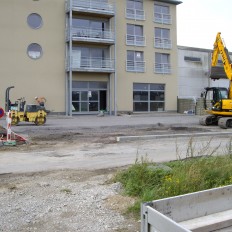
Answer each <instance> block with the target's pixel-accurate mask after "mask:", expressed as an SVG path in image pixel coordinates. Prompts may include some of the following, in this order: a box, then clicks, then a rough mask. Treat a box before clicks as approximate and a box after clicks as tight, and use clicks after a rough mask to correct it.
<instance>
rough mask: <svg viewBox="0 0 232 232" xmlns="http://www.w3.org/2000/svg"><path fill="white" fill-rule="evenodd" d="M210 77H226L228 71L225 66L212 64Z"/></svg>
mask: <svg viewBox="0 0 232 232" xmlns="http://www.w3.org/2000/svg"><path fill="white" fill-rule="evenodd" d="M209 77H210V78H211V79H226V78H227V76H226V73H225V70H224V67H221V66H212V67H211V72H210V75H209Z"/></svg>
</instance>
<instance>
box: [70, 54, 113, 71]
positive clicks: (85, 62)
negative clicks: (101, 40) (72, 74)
mask: <svg viewBox="0 0 232 232" xmlns="http://www.w3.org/2000/svg"><path fill="white" fill-rule="evenodd" d="M67 66H68V64H67ZM66 68H67V70H68V71H70V69H71V70H72V71H76V72H104V73H112V72H114V60H113V59H103V58H89V57H81V58H80V57H79V56H75V55H74V56H73V57H72V63H71V67H66Z"/></svg>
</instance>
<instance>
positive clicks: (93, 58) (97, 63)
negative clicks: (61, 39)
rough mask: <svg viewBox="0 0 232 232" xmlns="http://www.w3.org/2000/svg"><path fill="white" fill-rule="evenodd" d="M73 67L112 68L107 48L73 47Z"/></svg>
mask: <svg viewBox="0 0 232 232" xmlns="http://www.w3.org/2000/svg"><path fill="white" fill-rule="evenodd" d="M72 54H73V57H72V67H73V68H82V69H83V68H84V69H97V70H98V69H99V70H102V69H112V68H113V62H112V60H111V59H110V58H109V50H108V49H107V48H92V47H73V51H72Z"/></svg>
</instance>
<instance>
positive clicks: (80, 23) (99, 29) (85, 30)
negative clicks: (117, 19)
mask: <svg viewBox="0 0 232 232" xmlns="http://www.w3.org/2000/svg"><path fill="white" fill-rule="evenodd" d="M72 30H73V33H74V36H78V37H84V38H88V37H90V38H104V36H106V32H105V31H108V23H107V22H106V21H103V20H89V19H77V18H73V29H72Z"/></svg>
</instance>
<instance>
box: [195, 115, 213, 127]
mask: <svg viewBox="0 0 232 232" xmlns="http://www.w3.org/2000/svg"><path fill="white" fill-rule="evenodd" d="M199 124H200V125H202V126H211V125H217V124H218V117H217V116H214V115H205V116H203V117H201V118H200V120H199Z"/></svg>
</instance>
